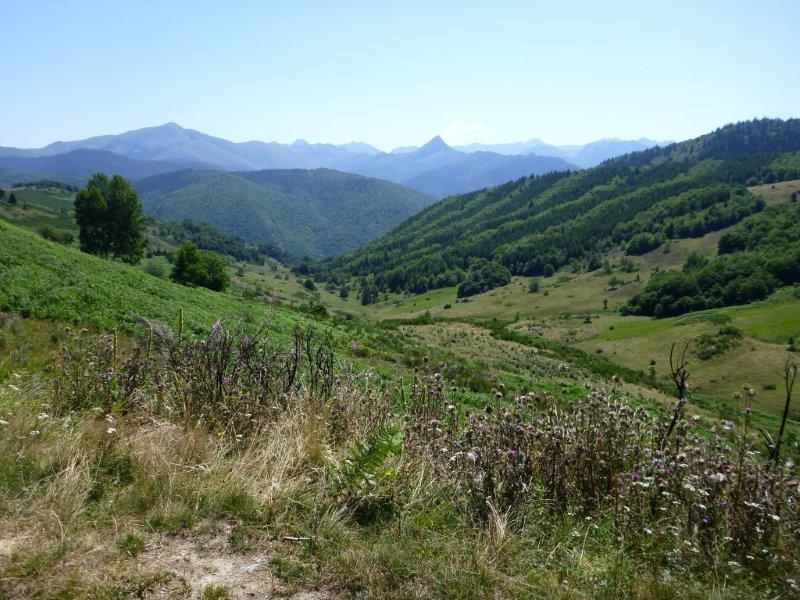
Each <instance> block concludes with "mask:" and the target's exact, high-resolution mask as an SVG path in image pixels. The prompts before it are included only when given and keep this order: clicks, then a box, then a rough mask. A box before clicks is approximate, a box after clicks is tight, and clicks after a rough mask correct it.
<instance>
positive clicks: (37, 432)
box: [31, 429, 42, 437]
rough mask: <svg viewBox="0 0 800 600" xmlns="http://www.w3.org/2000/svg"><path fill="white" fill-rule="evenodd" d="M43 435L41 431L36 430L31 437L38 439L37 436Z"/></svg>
mask: <svg viewBox="0 0 800 600" xmlns="http://www.w3.org/2000/svg"><path fill="white" fill-rule="evenodd" d="M41 433H42V432H41V431H39V430H38V429H34V430H33V431H31V437H37V436H39V435H40V434H41Z"/></svg>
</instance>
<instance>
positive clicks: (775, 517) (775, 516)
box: [769, 515, 781, 523]
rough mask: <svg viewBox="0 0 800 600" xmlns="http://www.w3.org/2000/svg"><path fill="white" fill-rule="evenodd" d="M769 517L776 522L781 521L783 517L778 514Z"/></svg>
mask: <svg viewBox="0 0 800 600" xmlns="http://www.w3.org/2000/svg"><path fill="white" fill-rule="evenodd" d="M769 518H770V519H772V520H773V521H775V522H776V523H778V522H780V520H781V518H780V517H779V516H778V515H770V516H769Z"/></svg>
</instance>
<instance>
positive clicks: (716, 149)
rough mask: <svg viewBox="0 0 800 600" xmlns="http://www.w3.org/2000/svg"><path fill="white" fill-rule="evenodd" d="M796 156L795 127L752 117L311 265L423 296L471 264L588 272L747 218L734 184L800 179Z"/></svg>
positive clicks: (468, 199)
mask: <svg viewBox="0 0 800 600" xmlns="http://www.w3.org/2000/svg"><path fill="white" fill-rule="evenodd" d="M799 150H800V120H798V119H793V120H788V121H782V120H777V119H776V120H767V119H764V120H754V121H748V122H743V123H738V124H736V125H728V126H726V127H723V128H721V129H719V130H717V131H715V132H713V133H710V134H708V135H704V136H701V137H699V138H696V139H694V140H689V141H687V142H682V143H679V144H672V145H670V146H667V147H665V148H653V149H650V150H646V151H643V152H638V153H634V154H630V155H626V156H624V157H621V158H619V159H615V160H611V161H609V162H607V163H605V164H603V165H601V166H599V167H596V168H594V169H589V170H585V171H580V172H575V173H554V174H549V175H543V176H538V177H526V178H522V179H519V180H517V181H513V182H509V183H507V184H505V185H502V186H499V187H496V188H492V189H487V190H482V191H479V192H475V193H471V194H466V195H463V196H458V197H453V198H448V199H446V200H444V201H442V202H440V203H438V204H436V205H434V206H432V207H430V208H428V209H427V210H425V211H423V212H422V213H420V214H418V215H416V216H414V217H413V218H411V219H409V220H408V221H406V222H405V223H403V224H402V225H401V226H399V227H398V228H397V229H395V230H394V231H392V232H391V233H389V234H388V235H386V236H384V237H383V238H380V239H378V240H376V241H375V242H373V243H371V244H369V245H367V246H366V247H365V248H363V249H361V250H358V251H356V252H353V253H351V254H348V255H345V256H342V257H339V258H336V259H333V260H329V261H326V262H324V263H322V264H321V265H319V272H320V277H322V278H331V279H346V278H348V277H351V276H355V277H359V278H367V277H368V276H369V282H370V285H375V286H376V288H377V289H381V290H389V291H409V292H422V291H425V290H428V289H432V288H438V287H445V286H451V285H455V284H458V283H460V282H463V281H464V280H465V279H466V278H467V277H468V272H469V269H470V265H471V263H472V262H473V261H474V260H475V259H478V258H481V259H486V260H489V261H490V262H493V263H496V266H497V268H501V267H504V268H506V269H508V270H509V271H510V272H511V274H513V275H530V276H538V275H547V274H550V273H552V272H553V271H554V270H557V269H559V268H562V267H565V266H567V265H572V266H573V267H574V268H575V269H577V270H585V269H588V270H593V269H595V268H598V267H599V266H600V260H601V257H602V255H603V253H605V252H607V251H609V250H612V249H616V248H621V249H623V250H625V251H627V252H628V253H630V254H637V253H642V252H645V251H648V250H652V249H653V248H655V247H658V246H659V245H661V244H663V243H664V242H665V241H666V240H669V239H671V238H680V237H697V236H701V235H703V234H705V233H708V232H710V231H716V230H719V229H723V228H725V227H729V226H731V225H733V224H735V223H737V222H739V221H741V220H742V219H745V218H746V217H748V216H750V215H753V214H755V213H758V212H759V211H761V210H763V208H764V204H763V202H761V201H760V200H758V199H757V198H754V197H753V196H752V195H751V194H750V193H749V192H748V191H747V189H746V188H745V187H744V186H745V185H753V184H755V183H769V182H773V181H778V180H787V179H794V178H798V177H800V153H798V151H799ZM482 270H483V271H485V269H482ZM373 281H374V284H373ZM471 287H473V286H471ZM478 287H479V288H480V286H478Z"/></svg>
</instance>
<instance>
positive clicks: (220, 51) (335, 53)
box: [0, 0, 800, 149]
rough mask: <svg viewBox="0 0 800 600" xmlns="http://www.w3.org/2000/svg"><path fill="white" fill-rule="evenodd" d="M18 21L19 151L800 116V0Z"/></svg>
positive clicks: (635, 127)
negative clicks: (154, 134) (158, 134)
mask: <svg viewBox="0 0 800 600" xmlns="http://www.w3.org/2000/svg"><path fill="white" fill-rule="evenodd" d="M125 5H127V7H125ZM0 23H2V35H0V84H1V91H0V145H7V146H22V147H31V146H39V145H44V144H46V143H49V142H52V141H55V140H67V139H78V138H83V137H87V136H90V135H97V134H103V133H119V132H122V131H126V130H129V129H135V128H139V127H144V126H150V125H157V124H161V123H164V122H167V121H176V122H178V123H180V124H181V125H183V126H184V127H191V128H194V129H199V130H201V131H204V132H207V133H210V134H213V135H219V136H222V137H226V138H229V139H233V140H236V141H243V140H249V139H259V140H277V141H282V142H286V141H292V140H294V139H296V138H305V139H308V140H309V141H318V142H337V143H338V142H346V141H350V140H361V141H366V142H369V143H372V144H375V145H377V146H379V147H381V148H384V149H388V148H391V147H394V146H398V145H406V144H420V143H422V142H424V141H426V140H427V139H429V138H430V137H432V136H433V135H435V134H437V133H438V134H441V135H442V136H444V138H445V139H446V140H447V141H448V142H450V143H451V144H460V143H466V142H472V141H483V142H501V141H516V140H523V139H528V138H534V137H538V138H542V139H544V140H546V141H550V142H553V143H577V142H585V141H589V140H593V139H597V138H601V137H625V138H630V137H641V136H647V137H651V138H656V139H676V140H677V139H685V138H687V137H692V136H694V135H698V134H700V133H704V132H706V131H708V130H711V129H714V128H715V127H717V126H720V125H722V124H725V123H727V122H731V121H736V120H742V119H747V118H752V117H756V116H773V117H789V116H800V1H798V0H787V1H780V0H761V1H759V2H755V1H742V0H726V1H720V2H717V1H704V0H693V1H691V2H683V1H674V0H672V1H669V2H654V1H652V2H651V1H650V0H646V1H644V2H639V1H634V0H631V1H628V2H618V3H612V2H606V1H597V0H592V1H586V2H579V1H565V0H561V1H553V0H551V1H549V2H538V1H535V0H521V1H518V2H503V1H500V0H494V1H487V2H481V3H471V2H466V1H464V0H461V1H457V2H437V1H436V0H426V1H423V2H417V1H414V0H404V1H403V2H391V3H390V2H382V1H380V0H372V1H368V2H347V1H339V2H332V1H330V0H329V1H326V2H302V1H296V2H291V1H289V2H270V1H268V0H258V1H252V2H251V1H243V0H240V1H237V0H231V1H229V2H223V1H220V0H215V1H205V0H191V1H188V0H187V1H184V2H178V1H169V0H163V1H158V0H137V1H136V2H129V3H126V2H122V1H114V2H106V1H100V0H91V1H90V0H84V1H77V0H76V1H70V0H54V1H52V2H44V1H38V0H20V1H17V0H0Z"/></svg>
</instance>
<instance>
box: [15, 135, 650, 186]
mask: <svg viewBox="0 0 800 600" xmlns="http://www.w3.org/2000/svg"><path fill="white" fill-rule="evenodd" d="M654 144H655V142H652V141H650V140H635V141H622V140H603V141H600V142H594V143H592V144H587V145H585V146H563V147H559V146H551V145H549V144H545V143H544V142H540V141H538V140H533V141H530V142H524V143H519V144H500V145H494V146H490V145H486V146H479V145H472V146H466V147H462V148H452V147H450V146H448V145H447V144H446V143H445V142H444V140H442V139H441V138H440V137H438V136H437V137H435V138H433V139H432V140H431V141H429V142H428V143H427V144H425V145H424V146H421V147H418V148H411V147H409V148H401V149H396V150H394V151H393V152H391V153H385V152H382V151H380V150H378V149H377V148H375V147H373V146H370V145H369V144H365V143H361V142H351V143H348V144H342V145H334V144H312V143H309V142H306V141H305V140H297V141H295V142H293V143H291V144H279V143H276V142H268V143H267V142H258V141H250V142H231V141H229V140H225V139H223V138H219V137H214V136H210V135H207V134H205V133H201V132H199V131H195V130H192V129H185V128H183V127H181V126H179V125H178V124H176V123H167V124H165V125H161V126H158V127H147V128H144V129H137V130H134V131H129V132H126V133H122V134H119V135H103V136H98V137H92V138H88V139H85V140H78V141H71V142H55V143H53V144H49V145H47V146H45V147H43V148H37V149H20V148H7V147H0V181H3V180H5V181H7V180H9V179H11V178H13V177H25V176H27V177H33V176H47V177H58V178H61V179H63V180H65V181H69V182H71V183H74V182H79V181H81V180H85V179H86V177H88V175H89V174H91V173H93V172H96V171H104V172H114V173H119V174H121V175H124V176H127V177H130V178H134V179H138V178H142V177H146V176H150V175H154V174H159V173H165V172H169V171H174V170H179V169H185V168H193V169H215V170H222V171H255V170H265V169H318V168H327V169H335V170H339V171H345V172H348V173H355V174H359V175H364V176H367V177H377V178H380V179H386V180H388V181H392V182H395V183H400V184H402V185H405V186H408V187H411V188H413V189H416V190H417V191H420V192H423V193H426V194H430V195H433V196H436V197H444V196H448V195H452V194H458V193H463V192H468V191H472V190H476V189H481V188H484V187H487V186H493V185H497V184H499V183H503V182H505V181H507V180H511V179H518V178H520V177H524V176H528V175H537V174H542V173H546V172H551V171H563V170H569V169H575V168H576V167H577V166H580V167H584V166H591V165H593V164H597V163H598V162H602V161H603V160H606V159H607V158H610V157H612V156H617V155H619V154H624V153H627V152H631V151H634V150H640V149H643V148H646V147H650V146H652V145H654Z"/></svg>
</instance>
